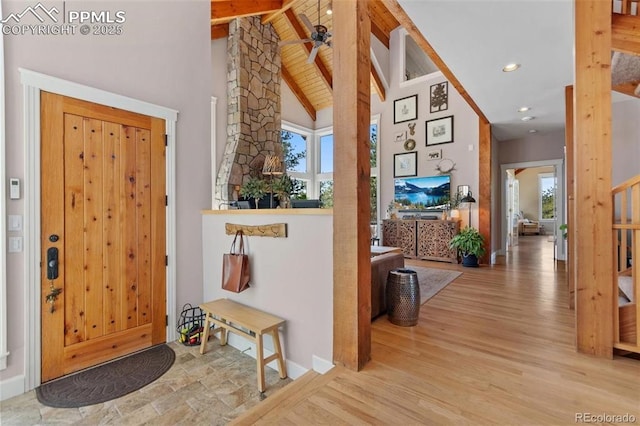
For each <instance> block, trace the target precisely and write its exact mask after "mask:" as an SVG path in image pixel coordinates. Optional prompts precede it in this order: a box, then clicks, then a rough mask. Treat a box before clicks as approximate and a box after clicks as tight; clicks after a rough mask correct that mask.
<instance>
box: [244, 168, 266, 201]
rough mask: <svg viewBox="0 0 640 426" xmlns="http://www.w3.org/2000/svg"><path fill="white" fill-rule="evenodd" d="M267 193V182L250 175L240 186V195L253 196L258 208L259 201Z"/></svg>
mask: <svg viewBox="0 0 640 426" xmlns="http://www.w3.org/2000/svg"><path fill="white" fill-rule="evenodd" d="M266 193H267V183H266V182H265V181H264V180H263V179H260V178H257V177H253V176H252V177H250V178H249V180H248V181H246V182H245V183H244V185H242V188H240V195H242V196H243V197H245V198H253V199H254V200H255V203H256V209H257V208H258V201H259V200H260V198H262V197H264V194H266Z"/></svg>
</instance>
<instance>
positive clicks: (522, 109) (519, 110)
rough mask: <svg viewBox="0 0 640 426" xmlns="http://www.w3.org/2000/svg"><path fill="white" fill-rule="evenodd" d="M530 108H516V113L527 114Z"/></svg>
mask: <svg viewBox="0 0 640 426" xmlns="http://www.w3.org/2000/svg"><path fill="white" fill-rule="evenodd" d="M530 109H531V108H529V107H528V106H523V107H520V108H518V112H527V111H529V110H530Z"/></svg>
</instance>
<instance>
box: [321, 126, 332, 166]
mask: <svg viewBox="0 0 640 426" xmlns="http://www.w3.org/2000/svg"><path fill="white" fill-rule="evenodd" d="M320 173H333V134H329V135H322V136H320Z"/></svg>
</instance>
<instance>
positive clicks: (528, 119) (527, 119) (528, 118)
mask: <svg viewBox="0 0 640 426" xmlns="http://www.w3.org/2000/svg"><path fill="white" fill-rule="evenodd" d="M534 118H535V117H532V116H530V115H527V116H526V117H522V118H521V119H520V120H522V121H531V120H533V119H534Z"/></svg>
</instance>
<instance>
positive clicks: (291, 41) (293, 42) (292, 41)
mask: <svg viewBox="0 0 640 426" xmlns="http://www.w3.org/2000/svg"><path fill="white" fill-rule="evenodd" d="M312 41H313V40H311V39H310V38H303V39H302V40H285V41H281V42H280V43H278V45H279V46H287V45H290V44H300V43H310V42H312Z"/></svg>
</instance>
